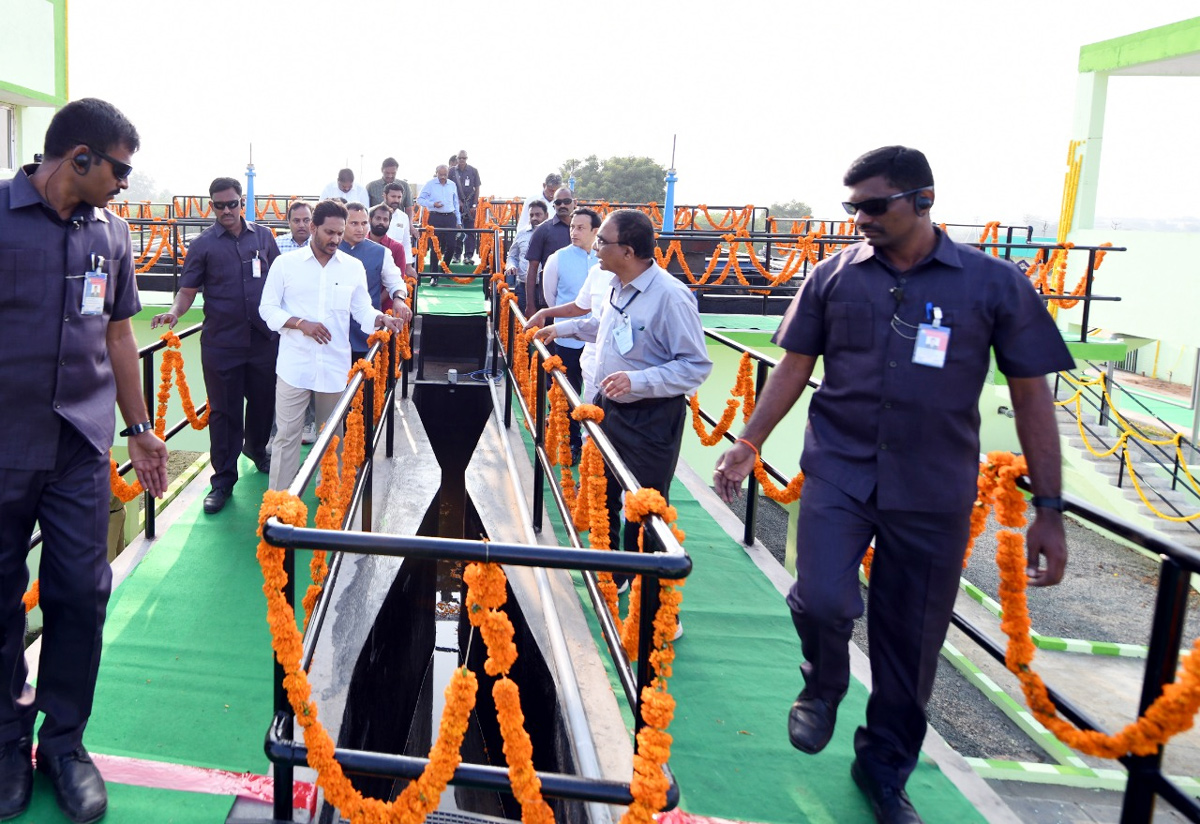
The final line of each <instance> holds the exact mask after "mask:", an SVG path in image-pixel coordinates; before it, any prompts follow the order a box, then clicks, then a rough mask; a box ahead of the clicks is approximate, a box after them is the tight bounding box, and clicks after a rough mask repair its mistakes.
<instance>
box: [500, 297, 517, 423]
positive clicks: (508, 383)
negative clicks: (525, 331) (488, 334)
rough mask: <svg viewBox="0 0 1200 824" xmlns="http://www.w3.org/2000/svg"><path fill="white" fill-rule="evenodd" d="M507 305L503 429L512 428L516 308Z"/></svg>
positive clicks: (509, 303) (510, 304) (509, 302)
mask: <svg viewBox="0 0 1200 824" xmlns="http://www.w3.org/2000/svg"><path fill="white" fill-rule="evenodd" d="M506 302H507V303H508V305H509V310H508V340H507V341H505V343H504V351H505V353H506V354H505V358H504V361H505V369H504V428H505V429H511V428H512V406H513V385H512V374H513V369H514V366H513V364H514V363H515V361H514V357H515V355H514V352H513V340H514V338H515V337H516V328H515V327H516V323H517V313H516V312H515V311H513V310H514V309H515V308H516V306H515V305H514V304H513V303H512V302H511V301H506ZM500 311H501V312H503V311H504V307H503V306H502V307H500Z"/></svg>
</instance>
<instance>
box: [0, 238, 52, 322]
mask: <svg viewBox="0 0 1200 824" xmlns="http://www.w3.org/2000/svg"><path fill="white" fill-rule="evenodd" d="M44 260H45V253H44V252H42V250H41V249H0V308H3V309H14V310H27V309H36V308H38V307H40V306H41V305H42V302H43V301H44V300H45V298H46V277H47V275H46V272H45V271H43V268H42V267H43V265H44V263H43V262H44ZM64 274H65V273H64Z"/></svg>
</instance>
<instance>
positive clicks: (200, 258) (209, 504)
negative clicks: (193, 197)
mask: <svg viewBox="0 0 1200 824" xmlns="http://www.w3.org/2000/svg"><path fill="white" fill-rule="evenodd" d="M208 196H209V200H210V201H211V202H212V209H213V214H214V215H215V216H216V222H215V223H213V225H212V226H209V227H208V228H207V229H205V230H204V231H203V232H201V233H200V235H199V236H198V237H196V239H195V240H193V241H192V242H191V245H190V246H189V247H188V250H187V258H186V259H185V260H184V263H183V275H182V276H181V277H180V278H179V294H177V295H176V296H175V302H174V303H173V304H172V305H171V309H170V310H169V311H167V312H164V313H162V314H161V315H156V316H155V317H154V319H153V320H152V321H151V322H150V325H151V327H155V326H160V325H163V324H166V325H168V326H170V327H171V328H174V327H175V324H176V322H178V320H179V317H180V315H182V314H183V313H184V312H186V311H187V310H188V309H189V308H191V305H192V301H194V300H195V299H196V293H197V292H199V291H200V290H201V289H203V290H204V332H203V333H202V334H201V337H200V362H201V366H202V367H203V369H204V385H205V388H206V389H207V390H208V405H209V408H210V409H211V410H212V414H211V415H210V416H209V419H208V440H209V451H210V455H211V458H212V467H213V476H212V491H211V492H209V493H208V495H207V496H206V497H205V498H204V511H205V512H206V513H208V514H209V515H212V514H214V513H216V512H220V511H221V508H222V507H224V506H225V502H226V501H227V500H228V499H229V496H230V495H231V494H232V493H233V485H234V484H236V483H237V479H238V468H237V461H238V453H239V452H241V453H243V454H245V455H246V457H248V458H249V459H250V460H251V461H253V462H254V465H255V467H257V468H258V471H259V472H262V473H263V474H267V473H269V472H270V471H271V459H270V458H269V457H267V440H268V439H269V438H270V437H271V424H272V423H274V421H275V358H276V356H277V354H278V349H279V336H278V335H276V334H275V333H274V332H272V331H271V330H270V329H268V328H267V325H266V323H264V322H263V319H262V317H261V316H260V315H259V314H258V304H259V301H260V300H261V298H262V288H263V284H264V283H265V282H266V280H267V270H268V269H269V268H270V266H271V262H272V261H274V260H275V258H277V257H279V247H278V246H277V245H276V243H275V235H274V234H273V233H272V232H271V230H270V229H268V228H266V227H265V226H258V225H255V224H254V223H250V222H249V221H247V220H246V219H245V218H243V217H242V207H243V206H244V205H245V202H244V200H243V199H242V184H241V183H239V182H238V181H237V180H235V179H234V178H231V177H218V178H217V179H216V180H214V181H213V182H212V184H211V185H210V186H209V187H208ZM243 404H244V405H245V412H244V417H243Z"/></svg>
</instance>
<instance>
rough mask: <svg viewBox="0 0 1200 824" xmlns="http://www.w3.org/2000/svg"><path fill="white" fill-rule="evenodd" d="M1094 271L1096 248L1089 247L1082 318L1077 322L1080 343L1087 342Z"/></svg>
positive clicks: (1064, 285) (1064, 286)
mask: <svg viewBox="0 0 1200 824" xmlns="http://www.w3.org/2000/svg"><path fill="white" fill-rule="evenodd" d="M1095 271H1096V250H1095V249H1089V250H1088V262H1087V274H1086V276H1085V277H1086V278H1087V285H1086V286H1085V287H1084V290H1083V296H1084V301H1083V320H1082V321H1080V324H1079V342H1080V343H1087V337H1088V318H1089V317H1090V315H1091V313H1092V278H1093V277H1094V276H1095ZM1063 288H1064V289H1066V288H1067V287H1066V284H1065V283H1064V284H1063ZM1060 306H1061V304H1060Z"/></svg>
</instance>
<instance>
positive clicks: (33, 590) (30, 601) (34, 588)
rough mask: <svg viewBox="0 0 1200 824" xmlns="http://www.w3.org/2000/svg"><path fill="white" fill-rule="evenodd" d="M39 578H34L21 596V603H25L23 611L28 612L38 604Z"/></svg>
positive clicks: (39, 594) (39, 597) (39, 595)
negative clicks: (27, 589)
mask: <svg viewBox="0 0 1200 824" xmlns="http://www.w3.org/2000/svg"><path fill="white" fill-rule="evenodd" d="M40 583H41V579H40V578H35V579H34V580H33V583H32V584H30V585H29V591H28V592H26V593H25V594H24V595H22V596H21V603H23V604H24V605H25V611H26V612H29V611H30V610H31V609H33V608H34V607H36V606H37V605H38V601H39V600H41V597H42V589H41V585H40Z"/></svg>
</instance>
